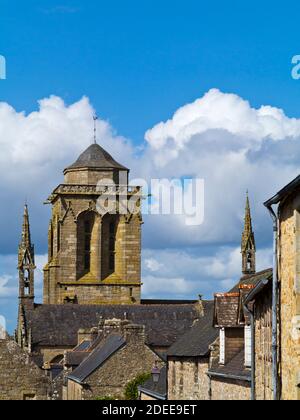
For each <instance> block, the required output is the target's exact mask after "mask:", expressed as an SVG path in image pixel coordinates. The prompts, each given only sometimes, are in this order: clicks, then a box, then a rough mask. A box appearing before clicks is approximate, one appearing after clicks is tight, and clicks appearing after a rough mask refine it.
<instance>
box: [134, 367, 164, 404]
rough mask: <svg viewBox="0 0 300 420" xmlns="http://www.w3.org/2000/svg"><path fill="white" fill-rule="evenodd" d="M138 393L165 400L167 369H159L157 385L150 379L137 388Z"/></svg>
mask: <svg viewBox="0 0 300 420" xmlns="http://www.w3.org/2000/svg"><path fill="white" fill-rule="evenodd" d="M139 391H140V392H142V393H144V394H146V395H149V396H150V397H154V398H157V399H159V400H165V399H166V398H167V367H166V366H164V367H163V368H162V369H161V371H160V376H159V381H158V383H157V384H156V383H154V382H153V379H152V378H150V379H148V381H146V382H145V383H144V384H143V385H141V386H139Z"/></svg>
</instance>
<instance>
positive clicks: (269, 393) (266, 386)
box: [255, 286, 273, 400]
mask: <svg viewBox="0 0 300 420" xmlns="http://www.w3.org/2000/svg"><path fill="white" fill-rule="evenodd" d="M255 396H256V400H272V399H273V385H272V287H271V286H270V287H269V288H268V290H266V292H265V293H262V294H261V295H260V296H258V298H256V300H255Z"/></svg>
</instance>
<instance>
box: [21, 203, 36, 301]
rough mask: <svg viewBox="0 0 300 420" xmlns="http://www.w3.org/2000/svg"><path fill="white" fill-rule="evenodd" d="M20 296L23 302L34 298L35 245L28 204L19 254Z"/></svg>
mask: <svg viewBox="0 0 300 420" xmlns="http://www.w3.org/2000/svg"><path fill="white" fill-rule="evenodd" d="M18 270H19V298H20V300H21V302H23V303H24V302H26V303H28V302H29V301H30V302H31V303H33V300H34V270H35V264H34V246H33V245H32V243H31V235H30V224H29V212H28V206H27V204H25V206H24V213H23V225H22V237H21V242H20V245H19V254H18Z"/></svg>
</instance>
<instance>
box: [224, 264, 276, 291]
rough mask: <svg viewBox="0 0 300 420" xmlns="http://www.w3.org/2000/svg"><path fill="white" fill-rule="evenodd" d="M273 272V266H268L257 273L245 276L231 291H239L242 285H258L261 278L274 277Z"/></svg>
mask: <svg viewBox="0 0 300 420" xmlns="http://www.w3.org/2000/svg"><path fill="white" fill-rule="evenodd" d="M272 273H273V270H272V268H268V269H266V270H263V271H259V272H258V273H255V274H250V275H247V276H243V277H241V279H240V281H239V282H238V283H237V284H236V285H235V286H234V287H233V288H232V289H231V290H230V293H234V292H238V291H239V289H240V286H241V285H252V286H256V285H257V284H258V283H259V282H260V281H261V280H263V279H268V278H270V277H272Z"/></svg>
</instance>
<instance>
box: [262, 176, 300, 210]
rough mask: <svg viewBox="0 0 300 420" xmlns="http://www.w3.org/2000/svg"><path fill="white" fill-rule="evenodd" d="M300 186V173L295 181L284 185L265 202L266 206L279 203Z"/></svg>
mask: <svg viewBox="0 0 300 420" xmlns="http://www.w3.org/2000/svg"><path fill="white" fill-rule="evenodd" d="M299 188H300V175H298V176H297V177H296V178H295V179H293V181H291V182H290V183H289V184H287V185H286V186H285V187H283V188H282V189H281V190H280V191H279V192H278V193H277V194H275V195H274V196H273V197H272V198H270V199H269V200H268V201H266V202H265V203H264V205H265V206H266V207H270V206H272V205H274V204H278V203H279V202H281V201H282V200H283V199H284V198H286V197H287V196H289V195H290V194H292V193H293V192H294V191H296V190H299Z"/></svg>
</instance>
